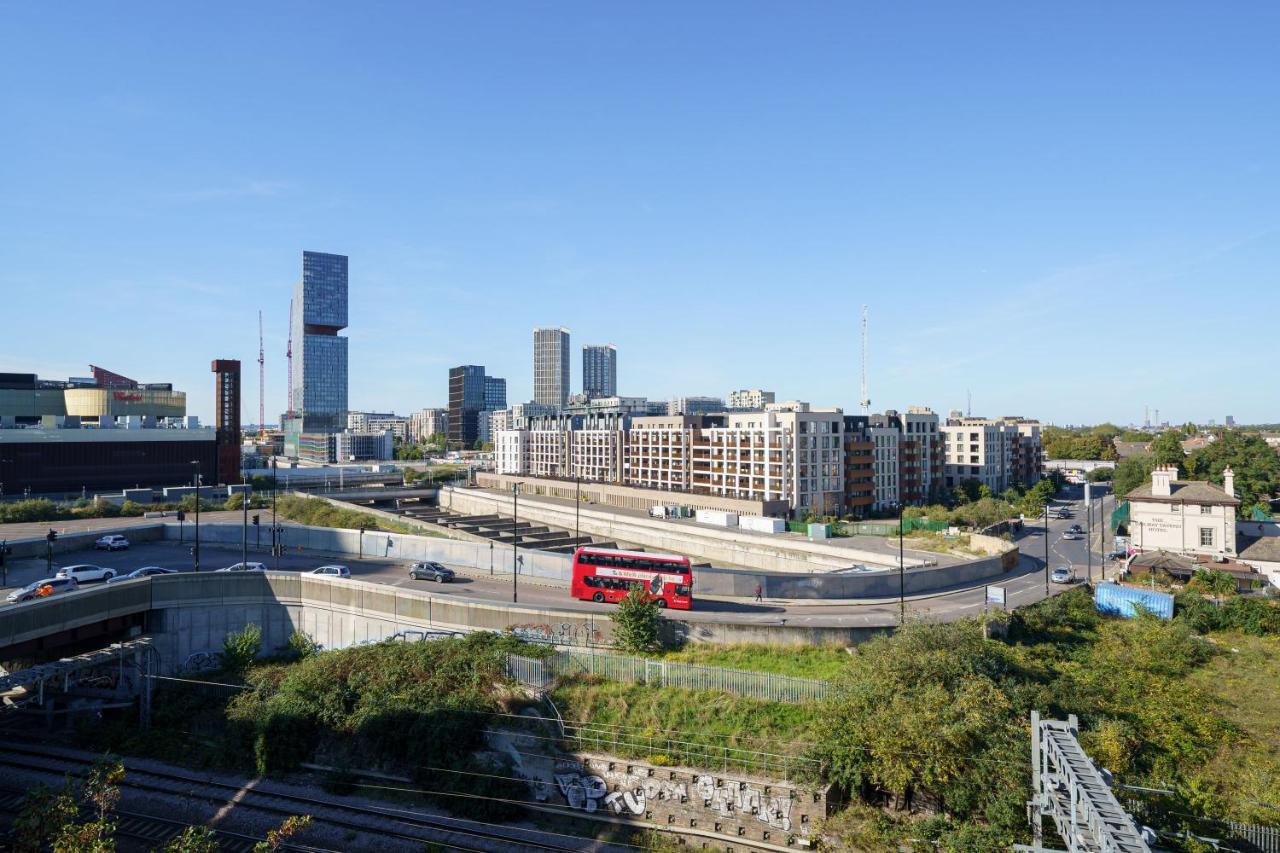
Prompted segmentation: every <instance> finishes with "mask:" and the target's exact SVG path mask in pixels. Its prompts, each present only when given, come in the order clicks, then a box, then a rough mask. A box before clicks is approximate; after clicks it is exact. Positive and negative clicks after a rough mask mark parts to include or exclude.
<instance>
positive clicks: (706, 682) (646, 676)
mask: <svg viewBox="0 0 1280 853" xmlns="http://www.w3.org/2000/svg"><path fill="white" fill-rule="evenodd" d="M507 674H508V675H509V676H510V677H511V678H514V679H515V680H516V681H519V682H520V683H522V684H525V685H528V686H530V687H533V688H535V689H538V690H545V689H546V688H547V687H548V686H550V685H551V684H552V683H553V682H554V681H555V680H556V679H557V678H559V677H561V676H573V675H596V676H599V677H601V678H604V679H606V680H608V681H621V682H627V683H633V684H651V685H654V686H657V687H679V688H683V689H686V690H718V691H722V692H725V693H732V694H734V695H736V696H744V697H747V698H750V699H760V700H762V701H765V702H815V701H819V700H821V699H825V698H826V697H827V696H828V695H829V694H830V692H831V685H830V684H829V683H828V682H826V681H817V680H815V679H812V678H797V677H795V676H791V675H778V674H776V673H772V672H755V671H752V670H745V669H727V668H724V667H719V666H704V665H702V664H695V663H684V662H681V661H667V660H652V659H649V658H642V657H633V656H631V655H620V654H613V653H610V652H601V653H593V652H578V651H560V652H556V653H555V654H554V655H551V656H549V657H545V658H528V657H523V656H521V655H514V654H509V655H507Z"/></svg>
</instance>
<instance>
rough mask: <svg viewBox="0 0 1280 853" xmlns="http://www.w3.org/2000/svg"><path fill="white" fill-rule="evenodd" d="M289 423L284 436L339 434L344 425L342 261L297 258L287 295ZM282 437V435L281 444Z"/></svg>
mask: <svg viewBox="0 0 1280 853" xmlns="http://www.w3.org/2000/svg"><path fill="white" fill-rule="evenodd" d="M290 322H291V323H292V326H293V412H294V420H293V422H292V423H291V424H290V425H288V426H286V434H288V433H293V434H294V435H296V434H298V433H304V432H308V433H316V432H339V431H341V430H342V429H343V428H345V427H346V421H347V339H346V338H345V337H342V336H341V335H339V334H338V332H340V331H341V330H343V329H345V328H346V327H347V257H346V255H330V254H326V253H325V252H303V253H302V279H301V280H300V281H299V282H298V285H297V287H295V288H294V292H293V317H292V318H291V319H290ZM287 439H288V435H286V440H287Z"/></svg>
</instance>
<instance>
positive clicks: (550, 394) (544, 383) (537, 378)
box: [533, 328, 569, 409]
mask: <svg viewBox="0 0 1280 853" xmlns="http://www.w3.org/2000/svg"><path fill="white" fill-rule="evenodd" d="M568 398H569V330H568V329H565V328H558V329H549V328H542V329H534V330H533V400H534V402H535V403H541V404H542V405H544V406H554V407H555V408H557V409H559V408H563V407H564V404H565V402H566V401H567V400H568Z"/></svg>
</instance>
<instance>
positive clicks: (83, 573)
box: [54, 563, 116, 583]
mask: <svg viewBox="0 0 1280 853" xmlns="http://www.w3.org/2000/svg"><path fill="white" fill-rule="evenodd" d="M115 576H116V570H115V569H108V568H106V567H104V566H95V565H93V564H92V563H77V564H76V565H74V566H66V567H65V568H61V569H58V571H56V572H55V573H54V577H57V578H75V580H76V583H86V582H88V581H109V580H111V579H112V578H113V577H115Z"/></svg>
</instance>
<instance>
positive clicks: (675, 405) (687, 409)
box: [666, 397, 725, 415]
mask: <svg viewBox="0 0 1280 853" xmlns="http://www.w3.org/2000/svg"><path fill="white" fill-rule="evenodd" d="M724 410H725V405H724V400H721V399H720V398H719V397H676V398H674V399H672V400H671V401H670V402H668V403H667V411H666V414H668V415H711V414H715V413H717V412H723V411H724Z"/></svg>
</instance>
